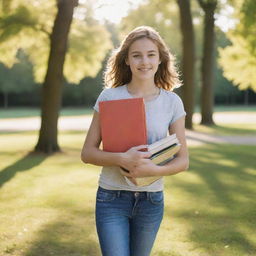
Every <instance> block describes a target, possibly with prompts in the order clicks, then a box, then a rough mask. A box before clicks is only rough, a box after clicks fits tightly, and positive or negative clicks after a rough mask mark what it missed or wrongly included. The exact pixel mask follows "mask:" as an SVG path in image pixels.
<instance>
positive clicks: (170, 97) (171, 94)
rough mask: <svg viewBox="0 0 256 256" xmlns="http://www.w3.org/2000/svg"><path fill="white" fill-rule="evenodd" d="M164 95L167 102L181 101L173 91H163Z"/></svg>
mask: <svg viewBox="0 0 256 256" xmlns="http://www.w3.org/2000/svg"><path fill="white" fill-rule="evenodd" d="M162 95H163V98H165V99H166V100H168V101H170V100H171V101H175V102H176V101H181V98H180V96H179V95H178V94H177V93H175V92H173V91H167V90H165V89H162Z"/></svg>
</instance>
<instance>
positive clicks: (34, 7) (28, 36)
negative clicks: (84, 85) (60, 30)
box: [0, 0, 112, 83]
mask: <svg viewBox="0 0 256 256" xmlns="http://www.w3.org/2000/svg"><path fill="white" fill-rule="evenodd" d="M55 5H56V1H54V0H50V1H43V0H32V1H29V0H25V1H21V0H12V2H11V5H10V12H8V14H6V15H2V17H1V19H0V39H2V40H1V41H0V45H1V47H0V61H2V62H3V63H4V64H5V65H8V66H9V67H12V66H13V65H14V63H15V62H16V61H17V59H16V57H15V56H16V52H17V50H18V49H19V48H22V49H24V51H25V52H26V53H27V54H28V55H29V58H30V60H31V62H32V63H33V65H34V72H35V79H36V81H37V82H42V81H43V80H44V76H45V73H46V68H47V61H48V55H49V50H50V45H49V44H50V40H49V36H50V34H51V29H52V25H53V21H54V17H55V14H56V6H55ZM25 6H26V7H25ZM83 8H86V6H84V7H83ZM35 17H36V18H35ZM87 22H88V23H87ZM17 42H19V43H18V44H17ZM111 46H112V45H111V42H110V38H109V33H108V32H107V31H106V29H105V28H104V27H103V26H101V25H99V24H96V23H95V22H92V20H91V19H89V17H86V19H85V20H81V17H79V18H78V17H77V18H76V17H75V18H74V21H73V24H72V27H71V31H70V35H69V48H68V52H67V55H66V61H65V66H64V75H65V77H66V80H67V81H69V82H73V83H79V81H80V80H81V79H82V78H84V77H85V76H95V75H96V74H97V72H98V71H99V69H100V67H101V61H102V60H103V59H104V57H105V55H106V53H107V51H108V50H109V49H110V48H111Z"/></svg>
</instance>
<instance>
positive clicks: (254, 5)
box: [219, 0, 256, 92]
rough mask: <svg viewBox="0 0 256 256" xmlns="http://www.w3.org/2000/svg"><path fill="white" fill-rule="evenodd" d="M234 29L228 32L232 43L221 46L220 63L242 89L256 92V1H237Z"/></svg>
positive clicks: (228, 76) (227, 76) (226, 74)
mask: <svg viewBox="0 0 256 256" xmlns="http://www.w3.org/2000/svg"><path fill="white" fill-rule="evenodd" d="M235 7H236V9H235V10H237V12H236V13H235V14H234V16H235V17H234V18H235V19H236V20H238V21H240V22H237V23H236V26H235V28H234V29H232V30H230V31H229V33H228V34H227V36H228V38H229V39H230V41H231V45H229V46H227V47H225V48H220V49H219V53H220V59H219V63H220V65H221V66H222V68H223V70H224V75H225V77H226V78H227V79H229V80H231V81H232V82H233V83H234V84H235V85H237V86H238V88H239V89H240V90H245V89H249V88H251V89H252V90H254V91H255V92H256V73H255V69H256V28H255V19H256V2H255V1H253V0H244V1H243V2H242V5H241V4H240V2H237V5H236V6H235Z"/></svg>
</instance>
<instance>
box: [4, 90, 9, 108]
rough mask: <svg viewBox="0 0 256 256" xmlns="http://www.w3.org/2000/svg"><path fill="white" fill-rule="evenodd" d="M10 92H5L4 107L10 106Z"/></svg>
mask: <svg viewBox="0 0 256 256" xmlns="http://www.w3.org/2000/svg"><path fill="white" fill-rule="evenodd" d="M8 105H9V102H8V92H4V108H8Z"/></svg>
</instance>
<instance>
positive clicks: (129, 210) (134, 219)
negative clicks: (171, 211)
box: [96, 187, 164, 256]
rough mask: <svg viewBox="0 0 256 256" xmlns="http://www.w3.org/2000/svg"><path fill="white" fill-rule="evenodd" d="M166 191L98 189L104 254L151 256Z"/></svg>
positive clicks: (98, 216) (107, 255) (99, 230)
mask: <svg viewBox="0 0 256 256" xmlns="http://www.w3.org/2000/svg"><path fill="white" fill-rule="evenodd" d="M163 208H164V198H163V192H162V191H159V192H132V191H123V190H106V189H103V188H101V187H99V188H98V191H97V200H96V226H97V232H98V237H99V241H100V246H101V251H102V255H103V256H149V255H150V251H151V249H152V247H153V243H154V241H155V238H156V234H157V231H158V229H159V226H160V223H161V221H162V218H163Z"/></svg>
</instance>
